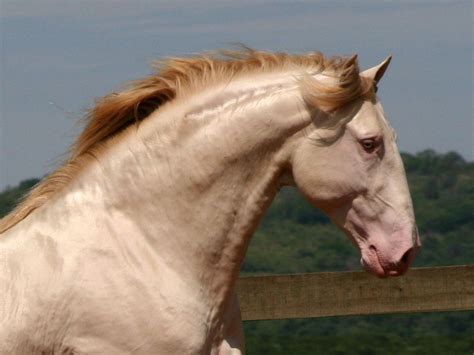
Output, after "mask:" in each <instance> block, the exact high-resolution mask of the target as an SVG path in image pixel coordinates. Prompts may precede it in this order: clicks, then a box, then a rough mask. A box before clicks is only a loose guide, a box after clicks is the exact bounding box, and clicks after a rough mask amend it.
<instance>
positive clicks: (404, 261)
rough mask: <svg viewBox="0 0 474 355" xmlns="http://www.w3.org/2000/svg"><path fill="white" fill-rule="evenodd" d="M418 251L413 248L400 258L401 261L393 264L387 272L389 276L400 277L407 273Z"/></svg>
mask: <svg viewBox="0 0 474 355" xmlns="http://www.w3.org/2000/svg"><path fill="white" fill-rule="evenodd" d="M415 254H416V249H415V247H411V248H410V249H408V250H407V251H406V252H405V253H404V254H403V255H402V257H401V258H400V260H398V261H396V262H395V263H392V264H391V265H390V266H389V268H388V269H387V270H385V271H386V272H387V274H389V275H390V276H400V275H403V274H404V273H406V272H407V270H408V268H409V267H410V265H411V263H412V262H413V259H414V258H415Z"/></svg>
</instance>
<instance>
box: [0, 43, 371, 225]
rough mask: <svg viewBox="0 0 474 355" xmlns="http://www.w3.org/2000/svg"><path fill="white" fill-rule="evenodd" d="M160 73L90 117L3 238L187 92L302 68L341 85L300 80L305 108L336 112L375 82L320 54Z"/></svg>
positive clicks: (171, 64) (172, 62)
mask: <svg viewBox="0 0 474 355" xmlns="http://www.w3.org/2000/svg"><path fill="white" fill-rule="evenodd" d="M154 68H155V73H154V74H152V75H150V76H148V77H146V78H144V79H141V80H138V81H134V82H131V83H130V84H129V85H128V86H127V87H126V88H125V89H124V90H123V91H120V92H118V93H112V94H110V95H107V96H105V97H103V98H101V99H100V100H98V101H97V103H96V105H95V106H94V107H93V108H92V109H91V110H90V112H89V113H88V114H87V115H86V117H85V119H86V125H85V129H84V130H83V132H82V133H81V134H80V135H79V137H78V138H77V140H76V142H75V143H74V144H73V146H72V147H71V155H70V158H69V159H68V160H67V162H66V163H65V164H64V165H63V166H62V167H60V168H59V169H57V170H56V171H55V172H53V173H52V174H51V175H49V176H48V177H47V178H45V179H44V180H43V181H42V182H40V183H39V184H38V185H37V186H36V187H35V188H34V189H32V190H31V191H30V193H29V194H28V195H27V196H26V198H25V199H24V200H23V201H22V202H21V203H20V204H19V205H18V206H17V207H16V208H15V209H14V210H13V211H12V212H11V213H10V214H9V215H7V216H5V217H4V218H3V219H1V220H0V233H2V232H4V231H6V230H7V229H9V228H11V227H13V226H14V225H15V224H17V223H18V222H20V221H21V220H23V219H24V218H26V217H27V216H28V215H29V214H30V213H31V212H33V211H34V210H35V209H37V208H39V207H40V206H42V205H43V204H44V203H45V202H46V201H47V200H48V199H50V198H51V197H52V196H53V195H55V194H57V193H58V192H60V191H61V190H62V189H64V187H65V186H67V185H68V184H69V183H70V181H71V180H72V179H73V178H74V177H75V176H77V174H78V173H79V172H80V171H81V170H82V169H83V168H84V167H85V166H86V165H87V164H88V162H90V161H91V160H92V159H94V158H95V157H96V156H97V154H99V153H100V152H99V150H100V147H101V146H103V145H104V143H105V142H106V141H108V140H109V139H110V138H111V137H114V136H117V135H118V134H119V133H121V132H123V131H124V130H125V129H126V128H128V127H131V126H134V125H138V124H139V123H140V122H141V121H142V120H144V119H146V117H148V116H149V115H150V113H152V112H153V111H154V110H156V109H157V108H158V107H160V106H161V105H163V104H164V103H166V102H168V101H171V100H173V99H174V98H176V96H177V95H178V94H179V93H181V92H182V91H183V90H186V91H191V92H192V91H193V90H196V89H198V88H202V87H204V86H209V85H212V84H214V83H217V82H219V81H222V80H229V79H230V78H232V77H234V76H237V75H245V74H248V73H252V72H262V71H265V72H269V71H272V70H277V69H285V68H288V69H290V68H299V69H303V70H304V71H305V72H311V74H315V72H323V71H328V72H330V73H331V74H332V75H334V77H335V78H337V82H338V84H337V85H332V86H328V85H322V84H321V83H319V82H317V81H316V80H314V79H313V78H311V77H310V76H309V75H308V77H307V78H304V79H303V80H301V85H302V89H303V92H304V97H305V100H306V103H307V104H308V105H309V106H311V107H315V108H318V109H322V110H327V111H332V110H334V109H337V108H338V107H341V106H343V105H345V104H347V103H348V102H350V101H352V100H354V99H356V98H358V97H361V96H365V95H370V94H372V93H373V91H374V90H373V89H374V85H373V83H372V82H368V81H367V80H365V79H364V80H362V79H361V77H360V76H359V68H358V64H357V57H356V56H353V57H351V58H342V57H334V58H331V59H327V58H325V57H324V56H323V55H322V54H321V53H318V52H314V53H309V54H305V55H290V54H287V53H269V52H262V51H256V50H252V49H248V48H245V49H244V50H242V51H221V52H218V53H214V54H207V55H202V56H196V57H189V58H170V59H168V60H166V61H161V62H158V63H156V64H155V65H154Z"/></svg>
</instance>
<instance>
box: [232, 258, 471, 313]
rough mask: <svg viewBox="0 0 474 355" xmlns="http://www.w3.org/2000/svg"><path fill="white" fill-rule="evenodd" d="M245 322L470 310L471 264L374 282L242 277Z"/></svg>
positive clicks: (342, 277)
mask: <svg viewBox="0 0 474 355" xmlns="http://www.w3.org/2000/svg"><path fill="white" fill-rule="evenodd" d="M237 290H238V294H239V300H240V307H241V311H242V318H243V320H264V319H290V318H311V317H327V316H341V315H362V314H379V313H406V312H440V311H459V310H473V309H474V265H466V266H450V267H436V268H418V269H412V270H410V271H409V272H408V274H407V275H405V276H402V277H396V278H388V279H377V278H376V277H374V276H372V275H369V274H367V273H365V272H322V273H311V274H294V275H278V276H259V277H245V278H241V279H239V282H238V284H237Z"/></svg>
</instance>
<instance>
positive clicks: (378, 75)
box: [360, 55, 392, 83]
mask: <svg viewBox="0 0 474 355" xmlns="http://www.w3.org/2000/svg"><path fill="white" fill-rule="evenodd" d="M391 60H392V56H391V55H390V56H388V57H387V59H385V60H384V61H383V62H382V63H380V64H379V65H376V66H375V67H372V68H370V69H367V70H364V71H363V72H362V73H360V75H362V76H364V77H366V78H369V79H372V80H373V81H375V82H376V83H378V82H379V81H380V79H382V76H383V74H384V73H385V70H387V67H388V65H389V64H390V61H391Z"/></svg>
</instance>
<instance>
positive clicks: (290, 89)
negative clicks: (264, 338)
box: [0, 49, 421, 354]
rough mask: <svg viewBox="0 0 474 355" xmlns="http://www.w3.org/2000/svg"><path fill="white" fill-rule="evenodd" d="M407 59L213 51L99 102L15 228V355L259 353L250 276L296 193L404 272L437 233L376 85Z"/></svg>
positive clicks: (0, 252) (370, 261) (3, 285)
mask: <svg viewBox="0 0 474 355" xmlns="http://www.w3.org/2000/svg"><path fill="white" fill-rule="evenodd" d="M390 60H391V57H389V58H387V59H386V60H384V61H383V62H382V63H380V64H379V65H377V66H375V67H372V68H370V69H368V70H365V71H360V70H359V65H358V59H357V55H354V56H352V57H343V56H339V57H331V58H329V57H326V56H324V55H323V54H322V53H320V52H311V53H307V54H298V55H294V54H288V53H280V52H278V53H271V52H265V51H258V50H253V49H243V50H237V51H221V52H212V53H204V54H201V55H194V56H190V57H182V58H180V57H175V58H168V59H166V60H163V61H160V62H158V63H157V64H156V65H155V71H154V72H153V73H152V74H150V75H149V76H147V77H145V78H143V79H141V80H137V81H134V82H132V83H129V84H128V86H126V87H124V88H123V89H122V90H120V91H118V92H114V93H112V94H109V95H107V96H105V97H103V98H101V99H99V100H97V102H96V104H95V106H94V107H93V108H92V109H91V110H90V111H89V112H88V113H87V115H86V117H85V119H86V124H85V128H84V130H83V132H82V133H81V134H80V135H79V137H78V138H77V140H76V142H75V143H74V145H73V146H72V148H71V152H70V157H69V158H68V159H67V160H66V161H65V162H64V165H62V166H61V167H60V168H58V169H57V170H56V171H54V172H53V173H51V174H50V175H49V176H48V177H47V178H45V179H44V180H43V181H42V182H40V183H39V184H38V185H37V186H36V187H35V188H34V189H32V190H31V191H30V193H29V195H28V196H27V197H26V198H25V199H24V200H23V201H22V202H21V203H20V204H19V205H18V206H17V207H16V209H14V210H13V211H12V212H11V213H10V214H9V215H7V216H6V217H4V218H3V219H2V220H1V222H0V234H1V235H0V267H1V270H0V294H1V300H2V303H1V304H0V322H1V323H0V352H1V353H2V354H16V353H59V354H73V353H74V354H75V353H77V354H83V353H84V354H88V353H91V354H122V353H127V354H128V353H136V354H152V353H153V354H240V353H244V351H245V345H244V335H243V329H242V321H241V317H240V310H239V305H238V300H237V296H236V290H235V285H236V280H237V278H238V275H239V269H240V266H241V264H242V262H243V260H244V256H245V253H246V249H247V247H248V245H249V241H250V239H251V237H252V234H253V233H254V231H255V229H256V228H257V226H258V223H259V221H260V220H261V218H262V215H263V214H264V213H265V211H266V210H267V208H268V207H269V205H270V204H271V202H272V200H273V198H274V197H275V195H276V194H277V192H278V190H279V189H280V188H281V187H282V186H296V187H297V188H298V189H299V190H300V192H301V193H302V194H303V195H304V196H305V197H306V198H307V199H308V200H309V201H310V202H311V203H312V205H314V206H315V207H316V208H319V209H321V210H322V211H323V212H324V213H326V214H327V215H328V216H329V217H330V219H331V220H332V222H333V223H334V224H336V225H337V226H338V227H340V228H341V229H342V230H343V231H344V232H345V233H346V234H347V235H348V237H349V239H350V240H351V241H352V242H353V243H354V244H355V246H356V247H357V248H358V249H359V250H360V253H361V263H362V265H363V267H364V268H365V269H366V270H367V271H368V272H370V273H372V274H374V275H376V276H378V277H389V276H398V275H402V274H404V273H405V272H406V271H407V269H408V268H409V266H410V264H411V263H412V261H413V258H414V256H415V254H416V253H417V251H418V249H419V248H420V245H421V244H420V240H419V237H418V232H417V228H416V224H415V217H414V213H413V207H412V201H411V197H410V193H409V188H408V185H407V181H406V176H405V172H404V167H403V163H402V160H401V157H400V154H399V152H398V148H397V144H396V135H395V132H394V130H393V128H391V126H390V124H389V122H388V121H387V119H386V117H385V113H384V111H383V108H382V105H381V103H380V101H379V98H378V96H377V94H376V91H377V87H378V84H379V82H380V80H381V78H382V76H383V74H384V72H385V71H386V69H387V67H388V65H389V63H390Z"/></svg>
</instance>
